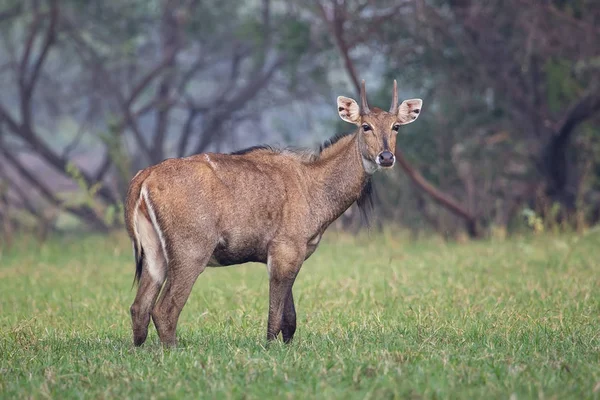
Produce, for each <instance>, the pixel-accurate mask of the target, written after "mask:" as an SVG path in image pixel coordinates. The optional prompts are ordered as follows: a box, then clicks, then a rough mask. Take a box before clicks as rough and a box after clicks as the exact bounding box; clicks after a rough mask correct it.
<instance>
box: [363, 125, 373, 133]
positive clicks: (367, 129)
mask: <svg viewBox="0 0 600 400" xmlns="http://www.w3.org/2000/svg"><path fill="white" fill-rule="evenodd" d="M362 128H363V131H365V132H368V131H370V130H371V127H370V126H369V125H367V124H364V125H363V126H362Z"/></svg>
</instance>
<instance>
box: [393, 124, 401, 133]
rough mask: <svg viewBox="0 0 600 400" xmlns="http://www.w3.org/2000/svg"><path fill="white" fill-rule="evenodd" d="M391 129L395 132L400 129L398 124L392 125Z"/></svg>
mask: <svg viewBox="0 0 600 400" xmlns="http://www.w3.org/2000/svg"><path fill="white" fill-rule="evenodd" d="M392 129H393V130H395V131H396V132H398V129H400V125H394V126H393V127H392Z"/></svg>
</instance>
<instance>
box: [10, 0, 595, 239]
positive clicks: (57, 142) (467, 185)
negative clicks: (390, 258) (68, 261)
mask: <svg viewBox="0 0 600 400" xmlns="http://www.w3.org/2000/svg"><path fill="white" fill-rule="evenodd" d="M599 39H600V2H599V1H596V0H572V1H567V0H545V1H534V0H503V1H500V0H488V1H476V0H410V1H405V0H394V1H386V0H381V1H370V0H314V1H294V2H292V1H278V0H253V1H244V2H240V1H232V0H214V1H212V0H202V1H199V0H181V1H175V0H153V1H148V0H111V1H82V0H60V1H59V0H0V224H1V226H2V232H1V235H2V237H1V239H0V240H1V241H3V242H4V243H8V242H10V240H11V239H12V238H14V237H15V235H17V234H19V232H28V233H34V234H35V235H37V236H38V237H40V238H44V237H46V236H47V235H49V234H51V233H53V232H64V231H91V230H93V231H110V230H113V229H122V222H123V221H122V218H123V211H122V201H123V199H124V196H125V193H126V189H127V185H128V183H129V180H130V179H131V177H132V176H133V175H134V174H135V173H136V172H137V171H138V170H139V169H141V168H144V167H146V166H148V165H151V164H155V163H158V162H160V161H161V160H163V159H165V158H169V157H181V156H187V155H191V154H195V153H200V152H209V151H213V152H229V151H232V150H235V149H239V148H241V147H246V146H251V145H256V144H262V143H269V144H272V145H281V146H287V145H294V146H303V147H315V148H316V147H318V145H319V144H320V143H321V142H322V141H324V140H325V139H327V138H329V137H331V136H333V135H335V134H336V133H340V132H347V131H350V130H352V129H353V127H352V126H350V125H348V124H345V123H344V122H342V121H341V120H339V118H338V116H337V112H336V103H335V99H336V97H337V96H338V95H345V96H350V97H355V98H356V97H357V93H358V85H359V82H360V80H362V79H365V80H366V82H367V92H368V96H369V103H370V104H371V105H378V106H380V107H382V108H384V109H385V108H386V107H388V105H389V103H390V99H391V94H392V82H393V79H397V80H398V84H399V93H400V98H401V100H402V99H406V98H411V97H420V98H422V99H423V100H424V107H423V114H422V116H421V117H420V118H419V120H418V122H417V123H415V124H411V125H409V126H406V127H403V128H402V129H401V132H400V134H399V136H398V144H397V146H398V151H397V157H398V165H396V167H395V168H394V171H391V172H389V173H380V174H378V175H377V176H376V178H375V180H376V182H375V185H374V186H375V191H376V197H375V208H374V211H373V215H372V220H371V227H370V229H372V230H380V229H386V227H392V228H393V227H398V228H401V229H406V230H408V231H410V232H411V233H412V234H413V235H415V236H420V235H426V234H432V233H434V234H439V235H443V237H445V238H448V239H452V240H454V239H460V238H469V237H472V238H479V237H490V236H491V237H504V236H506V235H511V234H514V233H518V232H523V231H532V230H533V231H534V232H542V231H548V230H551V231H563V230H585V229H586V228H587V227H590V226H592V225H594V224H596V223H597V222H598V220H599V219H600V40H599ZM335 226H336V227H337V228H338V229H345V230H349V231H352V232H358V231H360V230H361V229H363V228H364V227H366V224H365V221H364V220H363V219H361V217H360V215H359V213H357V212H356V210H355V209H354V208H351V209H350V210H349V211H348V212H347V213H346V214H344V215H343V216H342V217H341V218H340V219H339V220H338V221H337V222H336V224H335Z"/></svg>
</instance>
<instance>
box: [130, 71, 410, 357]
mask: <svg viewBox="0 0 600 400" xmlns="http://www.w3.org/2000/svg"><path fill="white" fill-rule="evenodd" d="M360 97H361V105H360V106H359V105H358V104H357V102H356V101H354V100H353V99H350V98H347V97H343V96H340V97H338V99H337V106H338V113H339V115H340V117H341V118H342V119H343V120H344V121H347V122H350V123H352V124H355V125H357V126H358V129H357V130H356V131H355V132H353V133H352V134H348V135H343V136H337V137H335V138H333V139H332V140H330V141H328V142H326V143H325V144H324V145H323V146H321V149H320V150H319V151H318V152H314V153H310V152H306V151H292V150H286V149H274V148H270V147H268V146H260V147H253V148H250V149H246V150H242V151H239V152H236V153H232V154H216V153H206V154H198V155H194V156H191V157H186V158H177V159H168V160H165V161H163V162H161V163H160V164H157V165H154V166H151V167H148V168H146V169H144V170H142V171H140V172H138V173H137V175H136V176H135V177H134V178H133V179H132V181H131V183H130V186H129V191H128V193H127V200H126V205H125V222H126V225H127V230H128V232H129V236H130V237H131V240H132V242H133V248H134V254H135V261H136V275H135V277H136V280H137V281H138V291H137V295H136V297H135V300H134V302H133V305H132V306H131V318H132V324H133V342H134V344H135V345H136V346H140V345H141V344H143V343H144V341H145V340H146V336H147V334H148V325H149V323H150V317H152V320H153V321H154V325H155V326H156V329H157V331H158V335H159V337H160V340H161V342H162V343H163V344H164V345H175V344H176V342H177V341H176V335H175V331H176V327H177V320H178V319H179V314H180V313H181V310H182V309H183V306H184V305H185V302H186V301H187V299H188V296H189V294H190V292H191V290H192V286H193V285H194V282H195V281H196V279H197V278H198V276H199V275H200V274H201V273H202V271H204V269H205V268H206V267H207V266H226V265H233V264H241V263H245V262H249V261H256V262H261V263H265V264H267V270H268V273H269V317H268V324H267V340H273V339H275V338H276V337H277V336H278V335H279V333H280V332H281V333H282V336H283V340H284V342H289V341H290V340H291V339H292V338H293V336H294V332H295V331H296V311H295V309H294V298H293V295H292V285H293V284H294V280H295V279H296V275H297V274H298V271H300V267H301V266H302V263H303V262H304V260H306V259H307V258H308V257H310V255H311V254H312V253H313V252H314V251H315V250H316V248H317V246H318V245H319V241H320V240H321V236H322V235H323V232H324V231H325V229H326V228H327V227H328V226H329V224H331V223H332V222H333V221H334V220H335V219H336V218H338V217H339V216H340V215H341V214H342V213H343V212H344V211H345V210H346V209H347V208H348V207H350V206H351V205H352V203H354V202H355V201H357V200H358V199H359V198H361V195H362V196H363V197H364V196H365V195H366V194H367V193H365V189H366V188H368V186H369V182H370V181H369V180H370V176H371V175H372V174H373V173H374V172H375V171H377V170H378V169H380V168H391V167H392V166H393V165H394V162H395V156H394V150H395V147H396V133H397V132H398V129H399V127H400V125H404V124H408V123H410V122H413V121H414V120H415V119H417V117H418V115H419V112H420V110H421V105H422V101H421V100H420V99H411V100H405V101H404V102H402V104H400V105H398V95H397V88H396V82H395V81H394V89H393V101H392V106H391V108H390V111H389V112H387V111H383V110H381V109H378V108H373V109H370V108H369V106H368V104H367V99H366V94H365V85H364V81H363V82H362V87H361V93H360ZM163 284H164V288H163V290H162V294H161V296H160V299H158V300H157V298H158V295H159V292H161V288H162V287H163Z"/></svg>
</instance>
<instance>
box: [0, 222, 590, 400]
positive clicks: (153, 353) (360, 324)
mask: <svg viewBox="0 0 600 400" xmlns="http://www.w3.org/2000/svg"><path fill="white" fill-rule="evenodd" d="M599 248H600V235H598V234H590V235H588V236H587V237H584V238H576V237H574V236H545V237H539V238H518V239H511V240H509V241H506V242H499V243H492V242H477V243H469V244H464V245H458V244H447V243H444V242H441V241H437V240H429V241H423V242H410V241H408V240H402V239H398V238H394V237H393V235H381V236H380V235H374V234H372V235H370V236H363V237H360V238H351V237H347V236H340V235H338V234H336V233H328V234H327V235H326V239H325V242H324V243H323V244H322V245H321V247H320V248H319V250H318V251H317V252H316V253H315V255H313V257H312V258H311V259H310V260H309V261H307V262H306V263H305V265H304V267H303V268H302V271H301V273H300V275H299V277H298V280H297V282H296V285H295V287H294V294H295V297H296V307H297V310H298V331H297V333H296V337H295V339H294V343H293V344H291V345H284V344H282V343H275V344H273V345H271V346H269V347H268V348H267V347H265V339H264V338H265V331H266V317H267V292H268V290H267V288H268V280H267V273H266V270H265V267H264V266H262V265H256V264H255V265H244V266H238V267H229V268H220V269H208V270H207V271H206V272H205V273H204V274H202V275H201V276H200V278H199V280H198V282H197V283H196V286H195V287H194V291H193V292H192V295H191V297H190V300H189V301H188V303H187V305H186V307H185V308H184V310H183V313H182V316H181V319H180V322H179V327H178V337H179V348H177V349H173V350H163V349H162V348H161V346H160V345H159V343H158V337H157V334H156V331H155V329H154V327H153V326H151V328H150V335H149V339H148V341H147V342H146V344H145V345H144V346H143V347H142V348H139V349H136V348H133V346H132V344H131V332H130V320H129V315H128V310H129V306H130V304H131V302H132V301H133V297H134V294H135V291H132V290H130V289H131V283H132V278H133V270H134V265H133V261H132V254H131V249H130V245H129V242H128V240H127V239H126V238H125V237H124V236H115V237H111V238H103V237H87V238H79V239H74V238H62V239H53V240H52V241H51V242H49V243H46V244H44V245H41V246H40V245H36V244H35V243H34V242H32V241H28V240H22V241H21V243H17V245H16V248H15V249H14V250H12V251H10V252H8V253H4V254H3V255H2V256H1V258H0V330H1V331H0V397H2V398H11V399H12V398H27V397H34V398H44V397H51V398H56V399H62V398H73V397H92V398H126V397H130V398H181V397H188V398H248V399H266V398H274V397H277V398H301V399H305V398H322V399H330V398H342V399H353V398H369V399H382V398H469V399H474V398H482V397H484V396H485V397H489V398H503V399H507V398H517V399H522V398H556V399H564V398H598V397H600V353H599V350H600V291H599V286H600V253H599V250H598V249H599Z"/></svg>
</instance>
